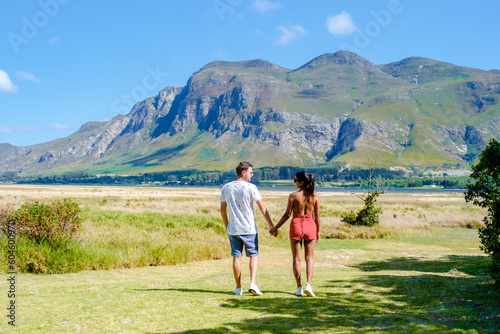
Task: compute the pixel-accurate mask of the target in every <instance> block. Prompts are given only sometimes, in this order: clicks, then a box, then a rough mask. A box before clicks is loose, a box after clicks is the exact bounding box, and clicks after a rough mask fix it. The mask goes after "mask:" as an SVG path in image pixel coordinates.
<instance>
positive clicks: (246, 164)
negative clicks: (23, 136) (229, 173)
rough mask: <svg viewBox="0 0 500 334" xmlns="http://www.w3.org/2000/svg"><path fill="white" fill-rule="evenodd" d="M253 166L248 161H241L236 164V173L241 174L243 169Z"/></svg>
mask: <svg viewBox="0 0 500 334" xmlns="http://www.w3.org/2000/svg"><path fill="white" fill-rule="evenodd" d="M250 167H253V165H252V164H251V163H249V162H248V161H242V162H240V163H239V164H238V166H236V175H238V176H241V175H243V171H244V170H248V168H250Z"/></svg>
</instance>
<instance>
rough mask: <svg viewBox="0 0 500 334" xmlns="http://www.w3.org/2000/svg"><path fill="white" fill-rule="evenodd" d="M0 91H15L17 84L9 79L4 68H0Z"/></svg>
mask: <svg viewBox="0 0 500 334" xmlns="http://www.w3.org/2000/svg"><path fill="white" fill-rule="evenodd" d="M0 92H7V93H15V92H17V86H16V85H14V84H13V83H12V81H10V77H9V75H8V74H7V72H5V71H4V70H0Z"/></svg>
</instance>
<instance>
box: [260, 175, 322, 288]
mask: <svg viewBox="0 0 500 334" xmlns="http://www.w3.org/2000/svg"><path fill="white" fill-rule="evenodd" d="M293 182H294V183H295V188H298V189H299V190H298V191H296V192H294V193H291V194H290V196H289V197H288V205H287V208H286V210H285V213H284V214H283V216H282V217H281V219H280V221H279V223H278V224H276V226H275V227H273V228H272V229H271V230H270V231H269V232H270V233H271V234H275V233H277V231H278V229H279V228H280V227H281V226H282V225H283V224H284V223H285V222H286V221H287V220H288V218H290V215H291V214H292V212H293V218H292V222H291V223H290V244H291V247H292V255H293V274H294V276H295V280H296V281H297V291H295V294H296V295H297V296H303V294H304V293H305V294H306V295H307V296H309V297H314V296H315V295H314V292H313V290H312V287H311V281H312V277H313V273H314V259H313V258H314V246H315V244H316V241H317V240H319V226H320V222H319V206H320V205H319V196H318V194H317V193H315V192H314V176H312V175H311V174H308V173H306V172H298V173H297V174H296V175H295V179H294V180H293ZM302 241H304V248H305V258H306V273H307V284H306V287H305V289H302V284H301V282H300V262H301V253H302V249H301V248H302Z"/></svg>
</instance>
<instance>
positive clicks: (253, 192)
mask: <svg viewBox="0 0 500 334" xmlns="http://www.w3.org/2000/svg"><path fill="white" fill-rule="evenodd" d="M261 199H262V196H261V195H260V193H259V190H258V189H257V187H256V186H255V185H254V184H252V183H250V182H246V181H233V182H229V183H226V184H225V185H224V186H223V187H222V193H221V195H220V201H221V202H226V204H227V212H228V224H227V234H229V235H244V234H256V233H257V225H256V224H255V214H254V211H253V202H254V201H260V200H261Z"/></svg>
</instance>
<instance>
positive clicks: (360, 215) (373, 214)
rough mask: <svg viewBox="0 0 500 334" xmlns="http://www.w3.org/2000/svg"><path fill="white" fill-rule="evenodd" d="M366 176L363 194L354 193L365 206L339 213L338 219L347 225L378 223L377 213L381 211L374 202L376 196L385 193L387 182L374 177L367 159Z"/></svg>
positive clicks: (372, 224) (371, 164) (361, 183)
mask: <svg viewBox="0 0 500 334" xmlns="http://www.w3.org/2000/svg"><path fill="white" fill-rule="evenodd" d="M368 166H369V169H368V178H367V186H368V190H367V191H366V192H365V193H364V194H363V195H356V196H357V197H358V198H359V199H361V200H362V201H363V202H364V203H365V206H364V207H363V208H362V209H361V210H359V211H358V212H357V213H356V212H354V211H353V210H351V211H349V212H344V213H342V214H341V215H340V217H341V218H340V221H341V222H344V223H346V224H349V225H362V226H376V225H378V224H379V223H380V218H379V214H380V213H382V209H381V208H380V207H376V206H375V202H377V197H378V196H379V195H380V194H383V193H385V190H386V189H387V187H388V184H387V182H383V181H382V178H380V177H379V178H376V179H375V178H374V177H373V174H374V169H373V163H371V162H370V160H368ZM359 182H360V187H361V188H362V187H363V179H360V180H359ZM374 186H375V187H376V190H372V188H373V187H374Z"/></svg>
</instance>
